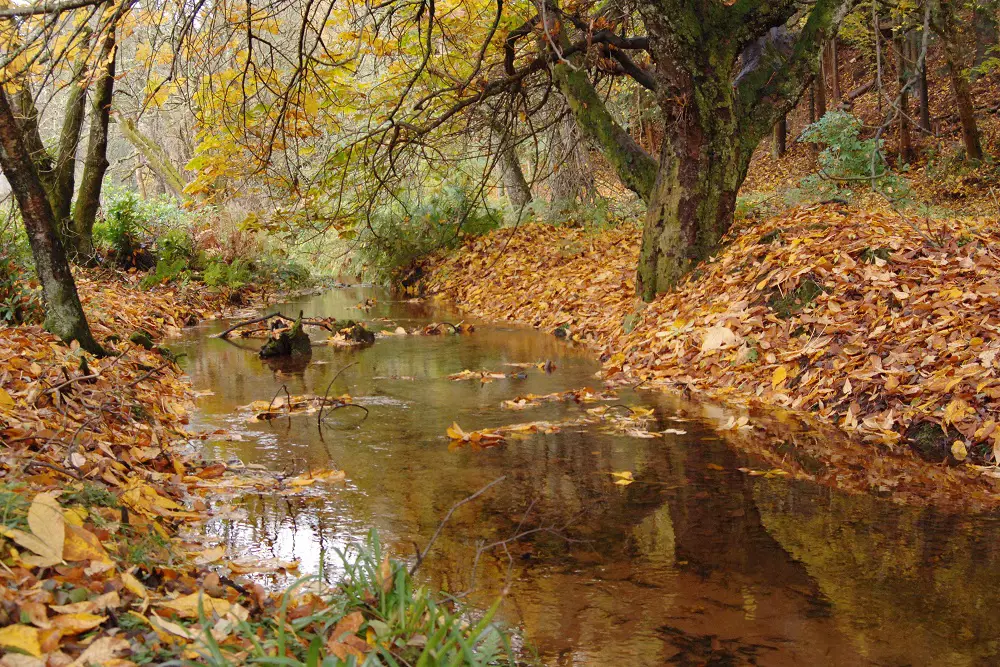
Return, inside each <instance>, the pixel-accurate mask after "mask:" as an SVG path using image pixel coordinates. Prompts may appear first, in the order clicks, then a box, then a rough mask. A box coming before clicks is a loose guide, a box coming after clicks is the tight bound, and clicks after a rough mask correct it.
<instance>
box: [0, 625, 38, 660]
mask: <svg viewBox="0 0 1000 667" xmlns="http://www.w3.org/2000/svg"><path fill="white" fill-rule="evenodd" d="M0 646H3V647H5V648H15V649H18V650H20V651H24V652H25V653H27V654H28V655H33V656H35V657H36V658H40V657H42V643H41V641H40V640H39V637H38V628H33V627H31V626H29V625H21V624H20V623H18V624H17V625H8V626H7V627H6V628H0Z"/></svg>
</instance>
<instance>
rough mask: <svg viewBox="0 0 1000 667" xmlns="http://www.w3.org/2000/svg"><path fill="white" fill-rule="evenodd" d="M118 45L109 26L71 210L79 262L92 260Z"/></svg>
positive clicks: (102, 48) (106, 163)
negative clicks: (80, 170) (82, 160)
mask: <svg viewBox="0 0 1000 667" xmlns="http://www.w3.org/2000/svg"><path fill="white" fill-rule="evenodd" d="M117 55H118V45H117V43H116V42H115V28H114V27H113V26H112V27H111V28H110V29H109V30H108V32H107V34H106V35H105V37H104V44H103V46H102V47H101V55H100V60H99V63H100V66H101V67H102V68H103V72H101V76H100V79H99V80H98V82H97V86H96V88H95V90H94V100H93V104H92V107H91V115H90V137H89V138H88V140H87V157H86V160H85V161H84V164H83V176H82V178H81V179H80V192H79V194H77V198H76V207H75V208H74V210H73V234H74V236H75V240H76V244H75V257H74V259H76V261H78V262H90V261H93V259H94V221H95V220H96V219H97V210H98V208H100V205H101V187H102V186H103V184H104V174H105V172H107V170H108V166H109V165H108V125H109V124H110V122H111V102H112V97H113V95H114V85H115V60H116V57H117Z"/></svg>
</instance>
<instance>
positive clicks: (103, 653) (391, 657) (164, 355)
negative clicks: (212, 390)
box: [0, 273, 511, 667]
mask: <svg viewBox="0 0 1000 667" xmlns="http://www.w3.org/2000/svg"><path fill="white" fill-rule="evenodd" d="M98 275H99V274H96V273H94V274H91V273H86V274H85V275H81V276H80V277H79V281H78V282H79V285H80V292H81V299H82V301H83V303H84V304H85V308H86V310H87V314H88V317H89V318H90V321H91V324H92V327H93V331H94V333H95V335H96V337H97V338H98V339H99V340H100V342H101V343H102V345H103V346H105V348H106V349H107V350H108V351H109V352H110V353H111V354H110V355H109V356H107V357H105V358H102V359H97V358H94V357H92V356H90V355H86V354H85V353H83V352H82V351H81V350H80V349H79V348H78V347H77V346H75V345H74V346H72V347H67V346H66V345H64V344H62V343H61V342H60V341H59V340H58V339H56V338H55V337H54V336H52V335H51V334H48V333H46V332H44V331H42V330H41V329H40V328H39V327H32V326H18V327H8V328H0V442H2V443H3V447H2V449H0V554H2V555H0V582H2V585H0V665H2V666H3V667H26V666H31V667H36V666H42V665H46V666H49V667H56V666H65V665H74V666H80V667H86V666H88V665H119V666H123V665H135V664H163V663H165V662H166V661H170V660H176V661H179V662H175V663H174V664H210V665H220V666H221V665H243V664H255V663H258V664H260V663H266V664H277V663H279V662H280V664H286V665H296V664H302V665H305V664H309V665H334V664H346V661H350V660H354V661H355V662H356V664H361V663H364V664H373V665H381V664H441V663H452V661H454V660H456V659H458V658H459V656H465V657H469V656H471V658H469V659H468V663H469V664H477V663H478V662H481V663H482V664H486V663H487V662H489V663H490V664H496V661H498V660H501V659H503V657H504V656H509V655H510V653H511V651H510V647H509V645H508V642H507V639H506V638H505V636H504V635H503V634H501V632H500V631H499V630H498V629H497V627H496V626H495V625H494V624H493V623H492V613H486V614H482V615H476V616H475V617H473V616H472V615H470V614H469V613H468V612H467V610H465V609H464V608H462V607H461V606H460V605H457V604H450V603H439V602H438V601H437V600H438V596H437V595H436V594H435V593H434V592H433V591H428V590H427V589H425V588H422V587H419V586H418V585H417V584H416V583H415V582H414V579H413V578H412V577H411V576H410V574H409V572H408V570H407V567H406V564H404V563H400V562H397V561H391V560H390V559H389V557H388V554H386V553H385V552H384V550H383V549H382V548H381V546H380V544H379V542H378V538H377V536H376V535H374V534H372V535H371V537H370V538H369V541H368V543H367V544H366V545H364V546H363V547H362V548H360V549H359V550H357V551H355V552H352V553H344V554H342V556H343V558H344V562H345V570H346V575H345V577H344V579H343V580H342V581H340V582H339V583H338V585H337V586H336V587H332V586H328V585H326V584H325V583H324V582H322V581H320V580H319V579H318V578H317V577H311V578H304V579H300V580H299V581H298V582H297V583H296V584H295V585H293V586H292V587H290V588H289V589H287V590H284V591H276V592H275V591H268V590H265V588H263V587H262V586H261V583H260V580H259V577H261V576H269V575H270V574H275V575H278V576H280V579H281V580H288V578H289V577H296V576H299V573H298V569H297V568H298V566H297V564H296V563H294V562H280V561H276V560H271V561H262V560H260V559H258V558H254V557H250V556H248V555H247V554H241V553H233V552H231V551H228V552H227V547H226V546H225V544H223V543H222V542H221V539H220V538H219V537H218V536H213V535H212V533H211V531H205V530H204V529H203V528H202V526H203V524H204V522H206V521H208V520H210V519H212V517H213V516H218V515H220V514H221V515H226V514H227V513H228V512H230V511H231V509H232V508H231V501H232V498H233V497H239V496H240V495H241V494H244V493H262V494H268V495H271V494H275V495H280V496H282V497H287V496H299V495H306V494H310V493H313V494H316V493H328V492H330V491H331V490H332V489H331V488H330V485H336V484H338V483H339V482H340V481H342V480H343V473H341V472H340V471H329V470H305V471H302V472H301V474H297V475H294V476H288V477H285V478H279V477H278V476H275V475H270V474H265V473H262V472H260V471H254V470H250V469H248V468H243V467H240V466H231V465H228V464H225V463H221V462H217V461H206V460H204V459H203V458H202V457H201V455H200V454H199V452H198V448H197V447H193V446H191V444H190V443H191V441H192V440H195V441H196V440H197V439H199V438H206V437H211V436H212V434H201V435H198V434H193V433H190V432H188V431H187V430H186V429H185V425H186V424H187V421H188V410H189V408H190V401H191V398H192V394H191V391H190V385H189V384H188V382H187V379H186V378H185V377H184V376H183V374H182V371H181V369H180V367H179V366H178V365H177V364H176V362H175V357H174V355H173V354H172V353H171V352H170V350H169V349H168V348H166V347H163V346H162V345H163V343H166V344H167V345H169V340H163V337H164V336H165V335H168V334H170V333H172V332H174V330H177V329H179V328H181V327H183V326H185V325H187V324H192V323H194V322H196V321H198V320H201V319H206V318H210V317H214V316H218V315H220V314H221V312H220V311H221V310H224V302H225V301H226V299H225V297H224V296H223V295H221V294H219V293H215V292H211V291H208V290H205V289H204V288H197V287H194V286H189V287H187V288H183V289H182V288H176V289H174V288H157V289H155V290H152V291H145V290H139V289H136V288H135V286H129V285H127V284H125V283H123V282H122V281H121V280H120V279H112V280H102V279H99V278H98V277H97V276H98ZM105 277H107V276H105ZM254 573H256V576H257V577H258V579H254V578H252V576H251V577H248V576H247V575H253V574H254ZM341 661H345V662H341Z"/></svg>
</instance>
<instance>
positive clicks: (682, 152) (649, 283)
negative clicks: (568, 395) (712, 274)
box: [636, 80, 772, 301]
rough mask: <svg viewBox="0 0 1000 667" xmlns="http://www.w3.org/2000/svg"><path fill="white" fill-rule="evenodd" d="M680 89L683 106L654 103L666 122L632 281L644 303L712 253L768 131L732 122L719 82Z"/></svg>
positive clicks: (727, 92) (726, 88)
mask: <svg viewBox="0 0 1000 667" xmlns="http://www.w3.org/2000/svg"><path fill="white" fill-rule="evenodd" d="M686 87H687V88H688V92H687V94H686V95H684V98H685V99H686V100H687V101H688V102H689V104H688V105H687V107H686V108H682V109H672V108H671V106H670V105H671V102H670V100H664V101H663V103H662V105H661V106H662V107H663V109H664V113H665V115H667V116H668V117H667V120H666V134H665V137H664V141H663V146H662V149H661V153H660V168H659V172H658V173H657V177H656V183H655V185H654V186H653V191H652V194H651V196H650V201H649V208H648V209H647V213H646V224H645V227H644V229H643V236H642V249H641V250H640V254H639V268H638V275H637V281H636V288H637V291H638V293H639V296H641V297H642V298H643V299H645V300H646V301H650V300H652V299H653V297H654V296H656V294H657V293H659V292H666V291H669V290H671V289H673V288H674V287H676V286H677V284H678V283H679V282H680V280H681V278H682V277H683V276H684V274H686V273H687V272H688V271H689V270H690V269H691V268H692V267H693V266H694V265H695V264H697V263H698V262H700V261H701V260H703V259H705V258H706V257H708V256H709V255H710V254H711V253H713V252H714V251H715V250H716V249H717V248H718V245H719V242H720V241H721V240H722V237H723V235H724V234H725V233H726V231H728V229H729V227H730V225H732V222H733V213H734V211H735V208H736V195H737V192H738V191H739V188H740V186H741V185H742V184H743V181H744V179H745V178H746V174H747V169H748V167H749V165H750V157H751V156H752V155H753V151H754V149H755V148H756V146H757V145H758V144H759V143H760V141H761V139H763V138H764V137H765V136H766V135H767V133H768V131H769V130H770V129H771V126H772V123H768V124H766V125H762V126H758V125H757V124H756V123H753V122H751V121H749V120H748V119H741V118H738V117H737V114H736V111H735V108H734V104H733V99H732V96H733V93H732V85H731V84H730V83H729V81H727V80H723V81H719V82H717V83H716V84H715V85H711V84H709V85H702V86H700V87H699V88H698V89H697V90H694V88H693V84H692V83H688V84H687V86H686ZM695 100H697V102H695ZM673 106H674V107H676V106H678V105H676V103H675V104H674V105H673Z"/></svg>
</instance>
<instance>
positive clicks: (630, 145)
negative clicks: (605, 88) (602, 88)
mask: <svg viewBox="0 0 1000 667" xmlns="http://www.w3.org/2000/svg"><path fill="white" fill-rule="evenodd" d="M552 76H553V79H554V80H555V83H556V86H557V87H558V88H559V92H561V93H562V95H563V97H564V98H565V99H566V103H567V105H568V106H569V108H570V111H571V112H572V113H573V118H574V119H575V120H576V123H577V125H578V127H579V128H580V132H582V133H583V136H585V137H586V138H587V139H589V140H590V141H591V143H593V144H594V145H595V146H597V147H598V149H599V150H600V151H601V153H602V154H603V155H604V157H605V159H607V161H608V162H609V163H610V164H611V167H612V168H613V169H614V170H615V173H616V174H617V175H618V178H619V179H620V180H621V182H622V184H623V185H624V186H625V187H627V188H628V189H629V190H631V191H632V192H635V193H636V194H637V195H639V196H640V197H641V198H642V199H643V201H646V202H648V201H649V196H650V193H651V192H652V191H653V184H654V182H655V181H656V171H657V168H658V167H657V164H656V160H654V159H653V158H652V157H651V156H650V155H649V153H647V152H646V151H645V150H643V149H642V146H640V145H639V144H638V142H636V141H635V139H633V138H632V135H630V134H629V133H628V131H626V130H625V128H623V127H622V126H621V125H619V124H618V122H617V121H615V119H614V117H612V115H611V113H610V112H609V111H608V108H607V106H606V105H605V104H604V101H603V100H602V99H601V98H600V96H599V95H598V93H597V90H596V89H595V88H594V86H593V84H592V83H591V82H590V79H589V78H588V77H587V74H586V72H585V71H583V70H580V69H574V68H572V67H570V65H569V64H568V63H561V64H559V65H556V66H555V67H553V68H552Z"/></svg>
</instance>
